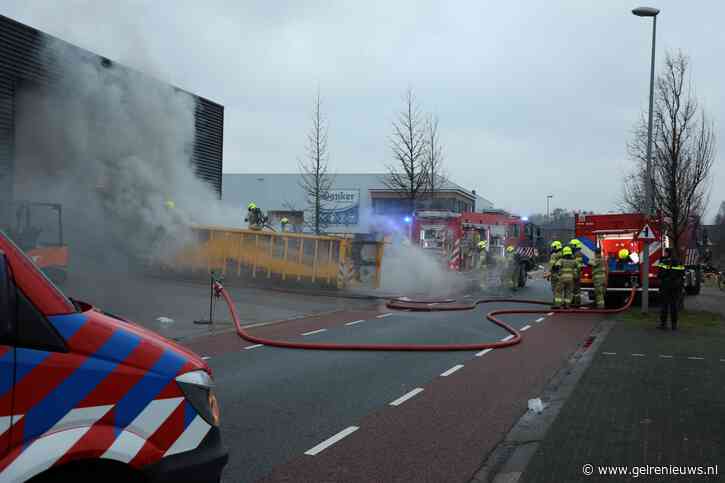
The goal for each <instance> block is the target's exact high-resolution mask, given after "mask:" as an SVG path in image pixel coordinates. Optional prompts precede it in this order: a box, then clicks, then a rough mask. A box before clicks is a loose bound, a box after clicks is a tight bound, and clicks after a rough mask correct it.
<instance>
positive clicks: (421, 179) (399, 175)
mask: <svg viewBox="0 0 725 483" xmlns="http://www.w3.org/2000/svg"><path fill="white" fill-rule="evenodd" d="M403 100H404V102H405V106H404V107H403V110H402V111H401V112H400V113H399V114H398V116H397V118H396V119H395V121H393V135H392V136H391V138H390V144H391V147H392V150H393V158H394V159H395V162H394V163H393V164H392V165H389V166H388V174H387V176H386V177H385V178H384V179H383V182H384V183H385V185H386V186H387V187H388V188H389V189H391V190H394V191H396V192H398V193H399V194H400V195H401V197H402V198H405V199H407V200H408V201H409V204H410V206H409V208H410V210H411V212H413V213H414V212H415V209H416V203H417V200H418V198H419V197H420V195H421V194H423V193H425V192H426V190H427V187H428V168H427V162H426V153H427V149H428V143H427V142H426V130H425V119H424V118H423V114H422V113H421V109H420V106H419V105H418V102H417V100H416V98H415V95H414V94H413V90H412V89H410V88H409V89H408V91H407V92H406V95H405V97H404V99H403Z"/></svg>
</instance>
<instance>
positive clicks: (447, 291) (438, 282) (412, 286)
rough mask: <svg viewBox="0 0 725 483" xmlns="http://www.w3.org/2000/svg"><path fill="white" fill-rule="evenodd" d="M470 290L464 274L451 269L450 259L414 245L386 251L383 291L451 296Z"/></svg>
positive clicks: (398, 245)
mask: <svg viewBox="0 0 725 483" xmlns="http://www.w3.org/2000/svg"><path fill="white" fill-rule="evenodd" d="M465 288H466V281H465V279H464V278H463V277H462V276H461V274H460V273H457V272H452V271H450V270H449V269H448V268H447V262H446V260H444V259H442V258H440V257H439V256H437V255H436V254H435V253H433V252H431V251H429V250H425V249H423V248H420V247H417V246H411V245H403V244H400V243H393V244H391V245H389V246H386V248H385V255H384V256H383V264H382V283H381V289H382V291H383V292H385V293H396V294H402V295H426V296H447V295H451V294H457V293H458V294H459V293H460V292H461V291H462V290H464V289H465Z"/></svg>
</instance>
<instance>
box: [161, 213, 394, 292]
mask: <svg viewBox="0 0 725 483" xmlns="http://www.w3.org/2000/svg"><path fill="white" fill-rule="evenodd" d="M192 232H193V241H192V242H190V243H187V244H186V245H185V246H184V247H183V248H181V249H180V250H179V251H177V252H176V253H175V254H174V255H173V256H172V257H171V259H170V260H169V261H168V262H167V267H166V268H167V269H170V270H172V271H192V272H197V271H207V273H208V272H211V271H215V272H218V273H221V274H222V275H224V276H225V277H240V278H242V277H244V278H247V277H251V278H253V279H257V278H261V279H275V280H282V281H290V282H294V281H296V282H305V283H312V284H320V285H328V286H336V287H338V288H344V287H348V286H350V285H353V284H354V283H355V282H356V280H359V278H360V277H359V276H356V275H357V273H358V272H359V269H360V267H359V266H356V265H359V263H358V264H356V263H355V260H354V257H352V256H351V254H352V251H353V248H354V247H353V245H354V242H353V240H352V239H350V238H341V237H332V236H316V235H305V234H299V233H285V232H273V231H259V230H245V229H235V228H225V227H215V226H194V227H192ZM378 245H379V246H378V247H377V253H376V258H377V260H378V261H377V264H376V266H375V268H376V269H375V271H374V274H372V277H368V279H367V280H364V281H365V282H367V283H366V284H370V285H372V286H373V287H375V288H377V287H378V286H379V283H380V260H382V243H379V244H378ZM341 275H342V276H341Z"/></svg>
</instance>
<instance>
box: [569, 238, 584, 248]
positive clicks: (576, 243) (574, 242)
mask: <svg viewBox="0 0 725 483" xmlns="http://www.w3.org/2000/svg"><path fill="white" fill-rule="evenodd" d="M569 245H570V246H573V247H575V248H581V247H582V242H580V241H579V239H578V238H572V240H571V241H570V242H569Z"/></svg>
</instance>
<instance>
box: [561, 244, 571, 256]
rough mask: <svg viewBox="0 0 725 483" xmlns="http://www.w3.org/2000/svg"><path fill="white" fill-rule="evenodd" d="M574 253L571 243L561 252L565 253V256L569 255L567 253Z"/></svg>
mask: <svg viewBox="0 0 725 483" xmlns="http://www.w3.org/2000/svg"><path fill="white" fill-rule="evenodd" d="M573 253H574V252H572V250H571V247H570V246H569V245H567V246H565V247H564V248H563V249H562V250H561V254H562V255H564V256H567V255H569V256H571V255H572V254H573Z"/></svg>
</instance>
